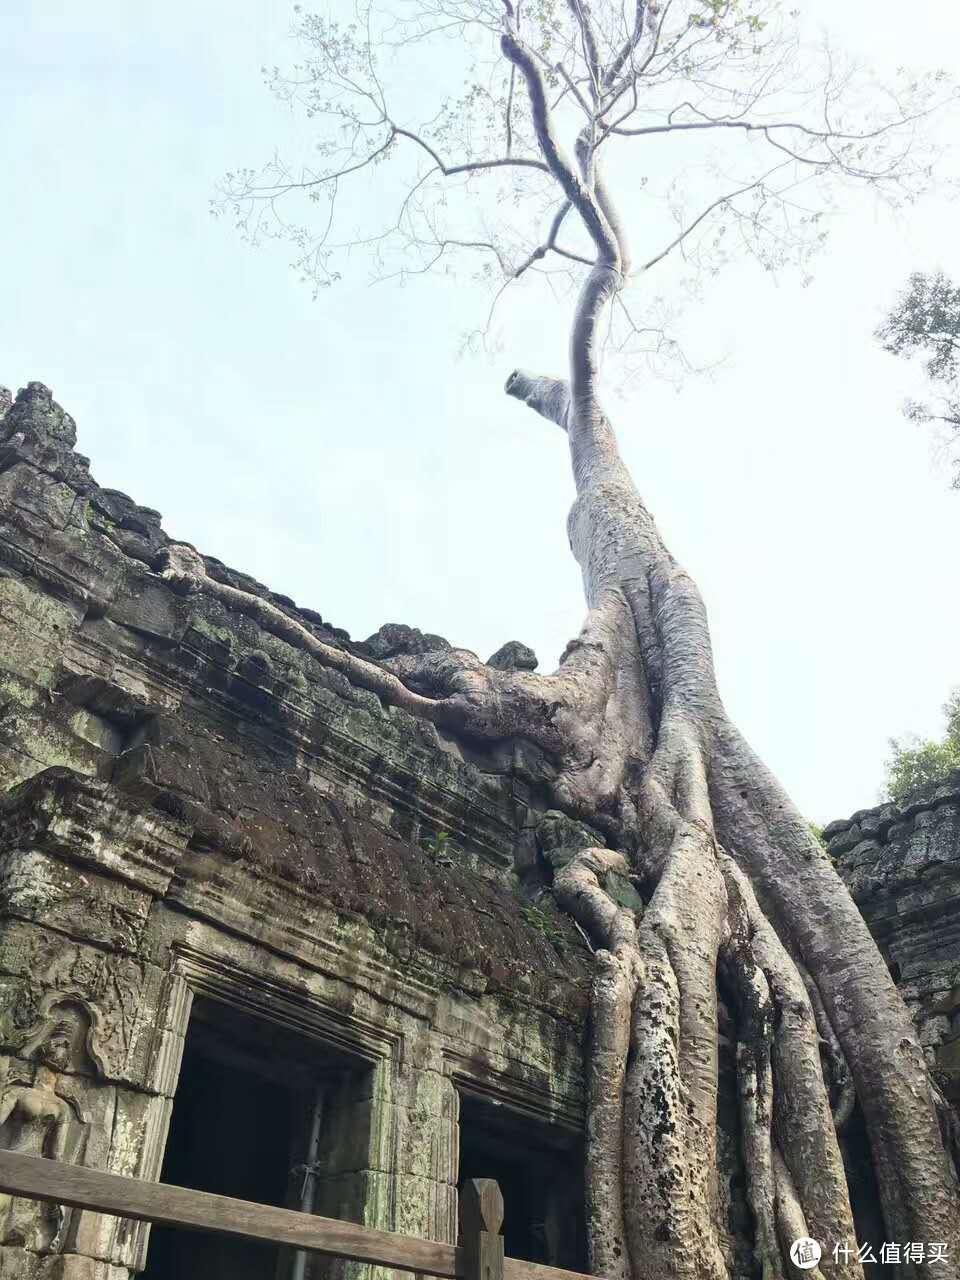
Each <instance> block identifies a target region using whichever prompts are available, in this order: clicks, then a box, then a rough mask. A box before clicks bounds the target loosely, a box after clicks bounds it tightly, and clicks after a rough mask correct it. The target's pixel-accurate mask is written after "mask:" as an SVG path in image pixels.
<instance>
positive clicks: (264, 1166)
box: [141, 996, 373, 1280]
mask: <svg viewBox="0 0 960 1280" xmlns="http://www.w3.org/2000/svg"><path fill="white" fill-rule="evenodd" d="M372 1074H373V1069H372V1067H371V1065H370V1064H369V1063H368V1062H367V1061H365V1060H364V1059H362V1058H359V1057H354V1056H353V1055H350V1054H347V1053H345V1052H344V1051H343V1050H342V1049H340V1048H334V1047H332V1046H329V1045H327V1044H325V1043H323V1042H322V1041H319V1040H313V1039H310V1038H308V1037H307V1036H303V1035H300V1034H298V1033H296V1032H292V1031H290V1030H288V1029H286V1028H284V1027H282V1026H278V1025H276V1024H273V1023H270V1022H268V1021H267V1020H266V1019H260V1018H256V1017H254V1016H251V1015H250V1014H248V1013H247V1012H246V1011H243V1012H241V1011H238V1010H236V1009H234V1008H233V1007H231V1006H230V1005H228V1004H226V1003H224V1002H221V1001H218V1000H212V999H209V998H207V997H203V996H198V997H197V998H196V999H195V1000H194V1004H193V1009H192V1012H191V1017H190V1024H189V1027H188V1029H187V1035H186V1043H185V1047H184V1054H183V1061H182V1065H181V1069H180V1076H179V1079H178V1083H177V1090H176V1093H175V1095H174V1099H173V1109H172V1114H171V1120H170V1129H169V1133H168V1136H167V1143H166V1148H165V1151H164V1158H163V1165H162V1168H161V1172H160V1181H161V1182H167V1183H172V1184H174V1185H176V1186H184V1187H191V1188H193V1189H195V1190H198V1191H209V1192H212V1193H214V1194H216V1195H224V1196H233V1197H235V1198H237V1199H241V1200H250V1201H254V1202H256V1203H259V1204H269V1205H278V1206H280V1207H282V1208H288V1209H296V1210H299V1211H301V1212H306V1213H316V1214H320V1215H322V1216H324V1217H330V1218H343V1219H348V1220H350V1221H356V1222H360V1221H362V1220H363V1211H364V1199H365V1196H366V1194H367V1177H366V1173H367V1171H366V1168H365V1166H366V1165H367V1163H368V1159H369V1157H368V1152H369V1142H370V1111H371V1101H370V1099H371V1093H372V1089H371V1087H370V1086H371V1079H372ZM341 1270H342V1264H338V1263H337V1261H336V1260H326V1259H322V1258H318V1257H310V1256H309V1255H307V1254H305V1253H303V1252H302V1251H300V1250H293V1249H289V1248H281V1247H278V1246H275V1245H267V1244H260V1243H257V1242H255V1241H245V1240H231V1239H228V1238H226V1237H218V1236H214V1235H209V1234H207V1233H202V1232H193V1231H180V1230H176V1229H174V1228H168V1227H153V1228H152V1229H151V1235H150V1242H149V1247H148V1250H147V1260H146V1268H145V1270H144V1271H143V1272H141V1277H142V1280H333V1278H334V1277H335V1276H336V1275H338V1274H339V1272H340V1271H341Z"/></svg>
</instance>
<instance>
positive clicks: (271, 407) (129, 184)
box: [0, 0, 960, 821]
mask: <svg viewBox="0 0 960 1280" xmlns="http://www.w3.org/2000/svg"><path fill="white" fill-rule="evenodd" d="M807 8H808V10H809V12H810V13H811V15H812V16H813V17H814V18H817V19H819V18H820V16H821V13H822V22H823V24H824V26H825V27H827V28H828V29H829V30H830V32H831V34H832V38H833V39H834V41H835V43H836V44H838V45H840V46H842V47H846V48H848V49H850V50H851V51H852V52H853V53H854V54H856V55H857V56H859V57H861V58H862V59H864V60H866V61H867V62H870V63H873V64H875V65H876V66H877V67H878V69H881V70H882V69H884V68H886V67H889V68H890V69H891V70H892V69H893V68H894V67H895V66H897V65H900V64H901V63H908V64H910V65H913V66H916V67H917V68H918V69H920V70H926V69H934V68H936V67H937V66H939V65H941V64H942V62H943V61H944V58H945V57H951V56H952V57H953V60H954V62H955V51H956V50H957V49H958V48H960V11H958V10H957V8H956V7H953V6H950V7H948V6H945V5H944V4H943V0H914V3H913V4H911V5H910V6H909V7H906V6H902V5H897V6H894V5H892V4H891V5H881V6H878V5H877V4H876V2H875V0H844V4H843V5H842V6H838V5H836V4H831V3H828V2H827V0H811V3H810V4H809V5H808V6H807ZM878 15H879V16H878ZM904 15H907V16H904ZM290 23H291V6H290V5H289V4H288V3H285V2H284V3H281V2H280V0H229V3H227V0H200V2H199V3H198V2H197V0H193V2H192V3H186V2H185V0H166V3H164V4H163V5H160V4H150V5H143V4H141V5H130V4H128V3H123V4H121V3H119V2H114V0H88V3H86V4H84V5H79V4H77V3H75V0H74V2H73V3H65V2H64V0H61V2H60V3H57V2H56V0H49V2H48V3H39V2H37V3H33V4H31V3H28V2H27V0H10V2H8V4H7V5H5V6H4V8H3V12H2V13H0V47H2V48H3V49H4V51H5V52H4V59H3V76H2V78H0V119H2V120H3V126H2V132H0V138H2V151H3V154H2V174H3V185H2V196H0V243H2V244H3V245H4V247H5V253H4V258H3V276H2V279H3V292H2V297H3V305H2V307H0V383H3V384H4V385H7V386H10V387H12V388H14V389H16V388H17V387H19V386H21V385H23V384H24V383H25V382H27V381H29V380H31V379H39V380H40V381H43V382H46V383H47V384H48V385H49V386H51V387H52V389H53V391H54V394H55V396H56V397H57V399H58V400H59V401H60V402H61V403H62V404H63V405H64V407H65V408H66V409H67V410H68V411H69V412H70V413H72V414H73V415H74V417H75V418H76V419H77V423H78V428H79V437H80V439H79V447H80V449H81V450H82V451H83V452H85V453H87V454H89V455H90V456H91V458H92V460H93V471H94V474H95V476H96V477H97V479H98V480H99V482H100V483H101V484H103V485H108V486H112V487H114V488H119V489H122V490H124V491H125V492H127V493H129V494H130V495H131V496H132V497H133V498H135V499H136V500H137V501H138V502H140V503H142V504H144V505H146V506H152V507H156V508H158V509H159V510H161V511H162V512H163V514H164V524H165V528H166V529H167V531H168V532H169V533H170V534H171V535H173V536H174V537H180V538H183V539H185V540H187V541H190V542H192V543H194V544H195V545H196V546H198V547H199V548H200V549H201V550H203V551H205V552H207V553H209V554H212V555H216V556H218V557H220V558H221V559H223V560H225V561H226V562H228V563H229V564H231V565H233V566H235V567H236V568H239V569H243V570H245V571H247V572H249V573H252V574H254V575H255V576H257V577H258V578H260V579H261V580H262V581H264V582H266V583H268V584H269V585H270V586H271V587H272V588H273V589H274V590H277V591H282V592H284V593H286V594H288V595H291V596H293V597H294V598H295V599H296V600H297V601H298V603H300V604H302V605H305V606H309V607H312V608H315V609H317V610H319V612H321V613H322V614H323V616H324V617H325V618H326V619H328V620H329V621H331V622H332V623H333V624H334V625H337V626H342V627H345V628H347V630H348V631H349V632H350V633H351V635H352V636H354V637H355V638H358V639H362V638H365V637H366V636H367V635H369V634H370V633H371V632H372V631H374V630H376V628H377V627H378V626H379V625H380V624H381V623H383V622H407V623H410V624H413V625H416V626H419V627H421V628H422V629H424V630H430V631H436V632H439V633H440V634H442V635H445V636H447V638H448V639H450V640H451V641H453V642H454V643H455V644H458V645H461V646H463V647H465V648H471V649H474V650H476V651H477V652H478V653H480V655H481V656H482V657H487V656H488V655H489V654H490V653H492V652H493V650H494V649H496V648H498V647H499V646H500V645H501V644H502V643H503V642H504V641H505V640H508V639H519V640H522V641H524V642H525V643H526V644H529V645H532V647H533V648H534V649H535V650H536V652H537V654H538V655H539V657H540V659H541V669H545V670H549V669H552V667H553V666H554V665H555V663H556V660H557V658H558V656H559V653H560V651H561V650H562V648H563V646H564V644H565V643H566V640H567V639H568V638H569V637H570V636H571V635H573V634H575V633H576V631H577V629H578V628H579V625H580V622H581V619H582V614H583V605H582V598H581V589H580V582H579V572H578V570H577V567H576V565H575V563H574V562H573V560H572V558H571V556H570V554H569V550H568V548H567V541H566V533H565V520H566V513H567V510H568V508H569V504H570V502H571V500H572V495H573V487H572V481H571V479H570V475H569V465H568V461H567V455H566V448H565V442H564V440H563V437H562V435H561V434H560V433H559V432H558V431H557V430H556V429H555V428H550V427H548V426H547V425H546V424H544V423H543V422H541V421H540V420H539V419H537V418H536V417H535V416H534V415H533V414H531V413H530V412H529V411H528V410H524V409H523V408H522V407H520V406H519V405H517V404H516V403H515V402H513V401H510V400H508V399H506V397H505V396H504V395H503V392H502V385H503V380H504V378H505V376H506V374H507V373H508V372H509V371H510V369H511V368H512V367H513V366H514V365H521V366H524V367H529V368H533V369H535V370H538V371H543V372H562V370H563V355H564V349H565V342H566V334H565V328H564V325H565V315H564V313H563V310H562V308H558V307H554V308H549V309H547V310H546V311H545V312H538V313H535V314H534V313H532V312H531V310H530V308H529V305H527V304H524V303H523V302H522V301H521V302H519V303H518V304H517V306H516V309H515V311H514V312H513V313H512V315H510V314H509V313H508V314H507V317H506V319H505V320H504V333H503V342H504V350H503V352H502V354H500V355H497V356H495V357H484V358H459V357H458V348H459V341H460V335H461V334H462V333H463V332H464V331H465V330H467V329H469V328H471V327H473V326H475V325H476V323H477V321H478V314H479V309H480V308H482V307H483V306H484V301H483V298H482V296H481V295H480V294H479V293H477V292H476V291H475V290H473V289H472V288H470V287H458V286H457V285H456V284H455V283H454V282H453V281H452V280H450V279H449V278H446V277H436V278H429V277H428V278H425V279H420V280H417V281H416V282H414V283H411V284H408V285H407V286H405V287H403V288H400V287H397V286H393V285H389V284H381V285H377V286H370V285H369V284H368V283H367V281H366V275H365V272H364V270H363V269H362V264H358V270H357V272H356V274H355V276H354V278H353V279H351V280H349V281H345V282H344V283H342V284H341V285H339V286H337V287H336V288H335V289H332V290H330V291H327V292H325V293H323V294H322V295H321V297H320V298H319V300H318V301H316V302H314V301H312V299H311V294H310V291H309V289H308V288H306V287H305V286H304V285H303V284H301V283H300V282H299V281H298V279H297V277H296V275H295V273H293V272H292V271H291V270H290V269H289V267H288V266H287V261H288V258H289V256H290V253H289V250H288V249H287V248H285V247H284V246H277V245H271V246H267V247H264V248H259V249H252V248H250V247H248V246H247V245H245V244H244V243H243V242H242V241H241V239H240V238H239V236H238V235H237V234H236V233H235V232H234V230H233V228H232V227H231V225H230V222H229V220H223V219H221V220H215V219H213V218H212V217H211V216H210V214H209V211H208V205H209V200H210V198H211V196H212V195H213V194H214V190H215V187H216V183H217V181H218V179H219V178H220V177H221V175H222V174H223V173H224V171H225V170H227V169H230V168H232V167H235V166H237V165H256V164H257V163H259V162H260V161H262V160H263V159H265V158H267V157H268V156H269V154H270V153H271V151H272V150H273V148H274V147H276V146H281V147H282V144H283V143H284V140H285V138H287V137H289V136H291V130H292V129H293V125H292V123H291V120H290V117H289V115H288V113H287V112H286V110H285V109H284V108H283V107H282V106H281V105H280V104H278V103H276V102H275V101H274V100H273V99H272V98H271V97H270V95H269V94H268V93H267V91H266V90H265V89H264V87H263V84H262V79H261V76H260V72H259V69H260V66H261V65H262V64H264V63H267V64H272V63H274V62H289V61H291V60H292V59H293V57H294V56H295V53H296V50H295V48H294V47H293V46H292V44H291V43H290V42H289V40H288V37H287V33H288V31H289V28H290ZM944 51H948V52H947V53H946V54H945V52H944ZM954 128H955V125H954ZM951 163H952V164H953V166H954V167H953V169H952V170H950V169H948V170H947V171H946V172H945V176H948V177H953V178H956V177H957V158H956V156H955V157H954V159H953V161H952V162H951ZM949 197H950V190H949V188H948V187H946V186H943V187H942V188H941V190H940V191H939V193H938V194H935V195H934V196H931V197H929V198H928V199H927V200H926V201H925V202H924V203H923V204H922V205H921V206H919V207H918V208H915V209H913V210H911V211H910V213H909V215H900V216H899V217H898V218H893V217H891V216H889V215H887V214H885V213H883V212H882V211H878V210H876V209H874V208H873V206H871V205H870V204H868V203H867V202H866V201H863V200H857V201H854V202H852V203H851V204H850V205H849V206H848V209H847V212H846V213H845V215H844V216H842V217H840V218H839V219H837V220H836V222H835V223H834V225H833V231H832V236H831V240H830V243H829V245H828V248H827V250H826V252H825V253H824V254H822V255H821V256H820V258H819V259H818V260H817V263H816V266H815V279H814V282H813V283H812V284H811V285H810V286H809V287H807V288H802V287H801V284H800V281H799V279H798V278H796V277H793V276H789V275H784V276H783V277H782V278H780V279H779V280H778V281H776V282H774V281H772V280H771V279H770V278H769V277H767V276H765V275H763V274H762V273H760V272H758V271H751V270H749V269H746V268H743V269H741V268H736V267H735V268H731V269H730V271H729V272H728V273H727V274H726V275H725V276H721V277H720V278H719V280H718V281H717V282H716V284H715V285H714V286H712V287H711V289H710V290H709V292H708V293H707V295H706V297H705V299H704V301H703V303H702V304H700V305H699V306H698V307H697V309H696V310H695V311H693V312H690V313H689V314H688V318H687V321H686V332H687V333H688V334H689V335H690V337H691V340H692V341H693V342H694V344H695V346H696V348H697V350H698V351H699V352H702V353H703V354H704V355H705V356H710V357H711V358H712V357H725V360H724V363H723V364H722V366H721V367H720V368H719V369H718V370H717V371H716V373H715V374H714V375H713V376H712V377H711V378H710V379H709V380H688V381H687V382H686V383H685V385H684V387H683V389H682V392H681V393H679V394H678V393H677V392H676V391H675V390H674V389H673V388H672V387H671V386H669V385H667V384H665V383H656V382H652V381H650V380H642V381H641V382H640V383H638V384H634V385H632V386H631V387H630V389H629V392H628V393H627V395H626V396H625V398H623V399H622V400H614V401H612V402H611V408H612V410H613V412H614V416H615V420H616V422H617V423H618V425H619V429H620V437H621V444H622V449H623V453H624V455H625V457H626V459H627V461H628V463H629V465H630V466H631V468H632V470H633V473H634V476H635V478H636V480H637V483H638V485H639V487H640V489H641V491H642V492H643V493H644V495H645V497H646V498H647V500H648V502H649V503H650V505H651V507H652V509H653V511H654V513H655V514H656V516H657V518H658V521H659V523H660V526H661V528H662V530H663V532H664V534H665V536H666V538H667V541H668V543H669V544H670V545H671V546H672V548H673V550H674V552H675V553H676V554H677V555H678V557H679V558H680V559H681V560H682V561H683V562H684V563H685V564H686V565H687V567H688V568H689V569H690V570H691V571H692V573H693V574H694V576H695V577H696V579H697V581H698V582H699V584H700V587H701V589H702V591H703V593H704V596H705V598H706V600H707V604H708V607H709V610H710V615H711V622H712V627H713V636H714V643H715V647H716V651H717V662H718V672H719V679H720V685H721V690H722V692H723V694H724V697H725V700H726V703H727V705H728V707H729V709H730V711H731V713H732V714H733V716H734V717H735V718H736V719H737V721H738V722H739V723H740V725H741V727H742V728H743V729H744V731H745V732H746V733H747V735H748V737H749V738H750V739H751V741H752V742H753V744H754V746H755V747H756V748H757V749H758V750H759V751H760V753H761V754H762V755H763V756H764V757H765V758H766V759H767V761H768V762H769V763H770V765H771V766H772V767H773V768H774V770H775V771H776V772H777V773H778V774H779V775H780V777H781V778H782V779H783V781H784V782H785V783H786V785H787V787H788V789H789V790H790V791H791V792H792V794H793V796H794V798H795V799H796V801H797V802H798V803H799V805H800V806H801V808H802V809H803V810H804V812H806V813H807V814H809V815H810V817H811V818H813V819H816V820H819V821H827V820H830V819H831V818H835V817H842V816H845V815H847V814H849V813H850V812H852V811H853V810H854V809H856V808H858V807H862V806H865V805H870V804H872V803H875V801H876V798H877V792H878V789H879V787H880V785H881V781H882V772H883V768H882V766H883V760H884V758H885V756H886V754H887V738H888V737H889V736H890V735H893V734H902V733H905V732H908V731H915V732H918V733H921V734H931V735H932V734H938V733H939V732H940V730H941V716H940V706H941V704H942V702H943V701H944V699H945V697H946V695H947V693H948V691H949V689H950V688H951V686H952V685H954V684H957V683H960V658H958V655H957V643H956V633H957V624H958V614H960V608H958V603H957V592H956V559H957V545H958V533H960V493H954V492H951V491H950V489H949V481H948V475H947V472H946V471H945V470H944V469H943V468H942V466H938V464H937V462H936V460H935V458H934V456H933V453H932V450H931V445H930V440H929V437H928V436H927V435H926V434H925V433H924V431H923V430H922V429H920V428H918V427H916V426H914V425H913V424H911V423H909V422H907V421H906V420H905V419H904V418H903V417H902V416H901V414H900V412H899V405H900V402H901V401H902V400H903V398H904V397H905V396H906V395H909V394H913V393H915V392H916V390H917V388H918V384H919V378H918V374H917V371H916V370H914V369H911V367H910V366H909V365H907V364H905V363H902V362H899V361H897V360H895V359H894V358H893V357H890V356H887V355H886V354H885V353H884V352H882V351H881V350H880V349H879V347H878V345H877V344H876V342H875V341H874V339H873V338H872V332H873V330H874V328H875V326H876V324H877V323H878V321H879V319H880V318H881V316H882V314H883V311H884V309H885V308H887V307H888V306H889V305H890V303H891V302H892V300H893V298H894V296H895V294H896V292H897V290H898V289H899V288H900V287H901V286H902V284H903V283H904V281H905V279H906V276H907V274H908V273H909V272H910V271H911V270H916V269H929V268H931V267H935V266H937V265H942V266H943V267H944V268H945V269H946V270H948V271H951V272H953V273H954V274H955V275H960V251H958V249H957V235H956V225H957V219H958V204H957V202H956V201H955V200H953V199H950V198H949Z"/></svg>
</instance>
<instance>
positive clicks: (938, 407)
mask: <svg viewBox="0 0 960 1280" xmlns="http://www.w3.org/2000/svg"><path fill="white" fill-rule="evenodd" d="M877 337H878V338H879V339H880V341H881V342H882V343H883V346H884V348H885V349H886V350H887V351H889V352H891V353H892V354H893V355H895V356H903V355H906V356H912V355H916V354H918V353H921V352H922V353H923V354H924V355H925V356H926V357H927V359H926V361H925V363H924V370H925V372H926V374H927V377H928V378H929V379H930V381H931V383H933V386H934V388H935V391H936V398H935V399H934V400H932V401H927V402H923V401H920V400H907V401H906V403H905V404H904V406H903V409H904V413H905V414H906V415H907V417H908V418H910V419H911V420H912V421H913V422H942V423H944V424H946V426H947V427H948V428H949V429H950V431H951V432H958V431H960V286H957V285H955V284H954V283H953V281H952V280H950V279H949V277H947V276H946V275H944V273H943V272H942V271H932V272H930V273H929V275H924V273H923V272H921V271H917V272H915V273H914V274H913V275H912V276H911V277H910V280H909V283H908V285H907V288H906V289H905V290H904V291H903V293H902V294H901V295H900V297H899V298H898V299H897V302H896V304H895V306H894V307H893V310H892V311H891V312H890V314H889V315H888V316H887V318H886V320H884V322H883V324H881V325H880V327H879V328H878V329H877ZM954 465H955V466H956V467H957V471H956V474H955V475H954V477H953V487H954V488H955V489H960V458H958V459H956V460H955V462H954Z"/></svg>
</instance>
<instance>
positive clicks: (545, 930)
mask: <svg viewBox="0 0 960 1280" xmlns="http://www.w3.org/2000/svg"><path fill="white" fill-rule="evenodd" d="M520 914H521V915H522V916H523V918H524V920H526V922H527V924H529V925H532V927H533V928H534V929H538V930H539V931H540V932H541V933H542V934H543V936H544V937H545V938H546V939H547V941H548V942H552V943H553V945H554V946H555V947H558V948H563V946H564V945H565V944H566V938H565V937H564V933H563V930H562V929H561V928H560V925H559V923H558V922H557V918H556V916H553V915H551V914H550V912H549V911H544V909H543V907H537V906H534V904H533V903H532V902H528V903H525V904H524V905H523V906H522V907H521V908H520Z"/></svg>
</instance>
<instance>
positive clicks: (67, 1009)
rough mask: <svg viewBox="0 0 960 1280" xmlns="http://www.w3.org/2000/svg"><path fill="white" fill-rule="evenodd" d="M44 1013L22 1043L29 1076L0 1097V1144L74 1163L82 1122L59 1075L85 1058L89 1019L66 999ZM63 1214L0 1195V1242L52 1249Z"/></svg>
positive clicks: (83, 1135)
mask: <svg viewBox="0 0 960 1280" xmlns="http://www.w3.org/2000/svg"><path fill="white" fill-rule="evenodd" d="M46 1013H47V1017H46V1018H45V1020H44V1022H43V1023H42V1025H41V1026H40V1028H39V1029H38V1030H37V1032H35V1034H33V1035H32V1036H30V1037H28V1040H27V1042H26V1044H25V1045H24V1051H25V1052H26V1054H27V1055H29V1056H30V1057H32V1058H34V1059H35V1060H36V1064H37V1065H36V1069H35V1071H34V1075H33V1079H32V1080H31V1081H27V1080H17V1079H12V1080H10V1082H9V1083H8V1085H7V1087H6V1089H4V1091H3V1094H2V1096H0V1148H4V1149H5V1150H7V1151H17V1152H20V1153H21V1154H23V1155H31V1156H45V1157H47V1158H48V1159H51V1160H62V1161H65V1162H68V1163H75V1162H77V1161H79V1160H81V1159H82V1158H83V1154H84V1148H85V1146H86V1140H87V1133H88V1126H87V1124H86V1122H85V1119H84V1116H83V1113H82V1111H81V1110H80V1106H79V1104H78V1103H77V1102H76V1100H75V1099H74V1098H72V1097H71V1096H70V1094H69V1093H67V1092H66V1091H65V1090H64V1088H63V1084H62V1079H61V1077H62V1075H63V1073H66V1072H70V1073H72V1072H75V1071H76V1070H77V1068H78V1066H79V1067H81V1068H82V1067H83V1066H85V1065H86V1062H85V1061H84V1062H79V1063H78V1062H77V1061H76V1059H77V1057H78V1054H79V1056H80V1057H81V1058H83V1059H86V1057H87V1054H86V1053H85V1052H84V1049H85V1047H86V1042H87V1041H88V1040H89V1038H90V1029H91V1022H92V1019H91V1018H90V1017H89V1016H85V1015H86V1014H87V1011H86V1009H85V1008H80V1009H75V1008H73V1007H72V1002H69V1003H67V1002H60V1007H59V1009H58V1008H57V1005H56V1004H54V1005H50V1006H48V1008H47V1010H46ZM57 1013H59V1014H61V1016H59V1017H57V1016H55V1014H57ZM64 1013H65V1014H67V1016H62V1014H64ZM68 1216H69V1211H67V1213H65V1212H64V1210H63V1208H62V1207H61V1206H60V1205H53V1204H46V1203H42V1202H38V1201H33V1200H25V1199H22V1198H20V1197H17V1196H10V1195H6V1194H0V1243H2V1244H6V1245H21V1246H22V1247H23V1248H25V1249H30V1250H32V1251H34V1252H36V1253H51V1252H55V1251H56V1250H57V1249H58V1248H59V1247H60V1245H61V1244H62V1241H63V1236H64V1233H65V1229H66V1226H67V1221H68Z"/></svg>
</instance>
